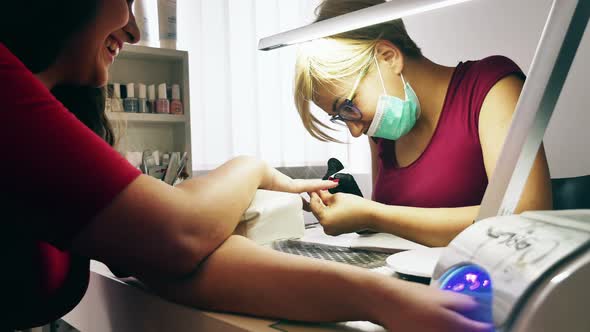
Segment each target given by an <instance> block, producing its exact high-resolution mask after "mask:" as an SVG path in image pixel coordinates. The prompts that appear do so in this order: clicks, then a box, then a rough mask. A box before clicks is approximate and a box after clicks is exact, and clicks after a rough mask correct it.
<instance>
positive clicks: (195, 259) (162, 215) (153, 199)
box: [73, 157, 333, 278]
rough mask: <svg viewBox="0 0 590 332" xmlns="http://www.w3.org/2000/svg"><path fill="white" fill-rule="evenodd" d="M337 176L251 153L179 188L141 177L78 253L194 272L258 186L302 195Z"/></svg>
mask: <svg viewBox="0 0 590 332" xmlns="http://www.w3.org/2000/svg"><path fill="white" fill-rule="evenodd" d="M332 186H333V184H332V183H331V182H330V181H326V182H324V181H303V180H291V179H290V178H288V177H286V176H284V175H282V174H280V173H279V172H278V171H276V170H274V169H272V168H270V167H268V166H267V165H266V164H265V163H263V162H261V161H259V160H256V159H254V158H250V157H238V158H236V159H233V160H231V161H229V162H227V163H225V164H224V165H223V166H221V167H219V168H218V169H216V170H214V171H212V172H211V173H209V174H207V175H206V176H203V177H199V178H195V179H192V180H188V181H185V182H183V184H182V185H181V186H178V187H172V186H169V185H167V184H165V183H163V182H162V181H158V180H156V179H154V178H151V177H148V176H144V175H142V176H139V177H138V178H137V179H136V180H135V181H133V182H132V183H131V184H130V185H128V186H127V188H125V189H124V190H123V191H122V192H121V193H120V194H119V195H118V196H117V197H116V198H115V200H114V201H113V202H112V203H111V204H110V205H109V206H108V207H107V208H105V209H104V210H102V211H101V212H100V214H99V215H97V216H96V217H95V218H94V220H93V221H92V222H91V223H90V224H89V225H88V226H87V227H86V228H84V230H83V231H82V232H81V233H80V234H79V235H78V236H77V237H76V239H75V241H74V243H73V250H74V252H76V253H78V254H82V255H85V256H87V257H91V258H93V259H97V260H100V261H103V262H105V263H107V264H108V265H110V266H114V267H116V268H120V269H122V270H124V271H125V272H127V273H130V274H132V275H135V276H138V277H150V278H153V277H162V278H175V277H180V276H183V275H186V274H188V273H190V272H192V271H194V270H195V269H196V268H197V266H198V265H199V263H200V262H201V261H202V260H203V259H205V258H206V257H207V256H208V255H209V254H211V253H212V252H213V251H214V250H215V249H216V248H217V247H218V246H220V245H221V243H223V241H224V240H225V239H226V238H227V237H228V236H230V235H231V234H232V233H233V231H234V229H235V227H236V225H237V224H238V222H239V220H240V216H241V215H242V213H243V212H244V210H245V209H246V208H247V207H248V205H249V204H250V202H251V200H252V198H253V196H254V193H255V191H256V189H258V188H265V189H270V190H273V189H276V190H283V191H291V192H299V191H300V190H301V191H306V190H307V189H310V188H315V189H316V190H317V189H318V188H320V187H324V188H328V187H332Z"/></svg>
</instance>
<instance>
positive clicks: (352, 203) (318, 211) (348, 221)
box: [310, 191, 371, 235]
mask: <svg viewBox="0 0 590 332" xmlns="http://www.w3.org/2000/svg"><path fill="white" fill-rule="evenodd" d="M370 204H371V201H370V200H367V199H364V198H362V197H360V196H356V195H352V194H345V193H336V194H330V193H329V192H328V191H318V192H313V193H311V202H310V207H311V212H312V213H313V215H314V216H315V217H316V218H317V219H318V221H319V222H320V224H322V226H323V228H324V232H325V233H326V234H328V235H339V234H343V233H352V232H356V231H360V230H364V229H367V228H370V221H371V216H370Z"/></svg>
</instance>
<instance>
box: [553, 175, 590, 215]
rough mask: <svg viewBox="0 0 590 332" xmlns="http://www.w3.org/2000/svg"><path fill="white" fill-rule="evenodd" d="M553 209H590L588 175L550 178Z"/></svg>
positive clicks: (589, 176) (589, 179)
mask: <svg viewBox="0 0 590 332" xmlns="http://www.w3.org/2000/svg"><path fill="white" fill-rule="evenodd" d="M551 186H552V192H553V209H554V210H571V209H590V175H585V176H578V177H573V178H562V179H551Z"/></svg>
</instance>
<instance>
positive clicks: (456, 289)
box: [453, 284, 465, 292]
mask: <svg viewBox="0 0 590 332" xmlns="http://www.w3.org/2000/svg"><path fill="white" fill-rule="evenodd" d="M464 289H465V284H456V285H454V286H453V292H460V291H462V290H464Z"/></svg>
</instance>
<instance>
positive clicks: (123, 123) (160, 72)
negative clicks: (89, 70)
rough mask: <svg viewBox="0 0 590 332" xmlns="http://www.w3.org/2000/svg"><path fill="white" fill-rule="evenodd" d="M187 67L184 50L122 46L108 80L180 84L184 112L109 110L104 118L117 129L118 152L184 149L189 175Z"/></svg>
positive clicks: (186, 57) (189, 142) (190, 170)
mask: <svg viewBox="0 0 590 332" xmlns="http://www.w3.org/2000/svg"><path fill="white" fill-rule="evenodd" d="M188 66H189V63H188V52H186V51H178V50H171V49H162V48H153V47H147V46H138V45H125V47H124V48H123V50H122V51H121V53H120V54H119V56H118V57H117V60H116V61H115V63H114V64H113V65H112V66H111V69H110V73H109V77H110V82H112V83H120V84H121V85H123V84H127V83H135V84H136V86H137V83H143V84H146V85H150V84H155V85H156V86H157V85H158V84H160V83H166V84H167V85H168V86H170V85H172V84H180V87H181V90H182V91H181V99H182V103H183V106H184V115H172V114H143V113H142V114H139V113H124V112H108V113H107V117H108V118H109V119H110V120H111V121H113V123H114V127H115V128H116V130H117V132H118V136H119V143H118V144H117V150H118V151H119V152H121V153H123V154H124V153H125V152H127V151H144V150H146V149H150V150H159V151H168V152H172V151H179V152H187V153H188V157H189V158H188V164H187V171H188V173H189V174H190V175H192V158H191V157H192V156H191V128H190V99H189V91H190V90H189V76H188V73H189V68H188ZM168 97H170V96H168Z"/></svg>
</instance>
